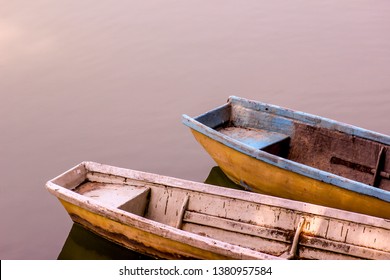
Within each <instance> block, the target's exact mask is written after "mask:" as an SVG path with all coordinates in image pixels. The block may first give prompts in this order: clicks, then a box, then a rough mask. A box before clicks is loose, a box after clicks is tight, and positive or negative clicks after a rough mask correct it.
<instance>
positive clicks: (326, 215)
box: [46, 162, 390, 260]
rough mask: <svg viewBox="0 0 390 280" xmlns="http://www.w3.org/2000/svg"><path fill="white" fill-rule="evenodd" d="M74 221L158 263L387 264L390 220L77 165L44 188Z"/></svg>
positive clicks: (132, 171)
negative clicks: (375, 261)
mask: <svg viewBox="0 0 390 280" xmlns="http://www.w3.org/2000/svg"><path fill="white" fill-rule="evenodd" d="M46 188H47V189H48V191H49V192H50V193H52V194H53V195H54V196H55V197H57V198H58V199H59V200H60V201H61V203H62V205H63V206H64V207H65V209H66V210H67V211H68V213H69V215H70V217H71V218H72V220H73V221H74V222H76V223H78V224H81V225H82V226H84V227H85V228H87V229H89V230H91V231H93V232H95V233H96V234H98V235H100V236H103V237H104V238H106V239H109V240H111V241H113V242H116V243H118V244H120V245H122V246H124V247H126V248H129V249H132V250H134V251H137V252H140V253H142V254H146V255H150V256H155V257H158V258H164V259H265V260H273V259H294V258H297V259H390V243H389V242H388V241H389V238H390V221H388V220H385V219H381V218H375V217H371V216H366V215H361V214H356V213H352V212H346V211H341V210H337V209H333V208H326V207H321V206H317V205H311V204H307V203H301V202H296V201H291V200H286V199H281V198H277V197H272V196H266V195H261V194H256V193H252V192H246V191H242V190H234V189H228V188H222V187H217V186H212V185H207V184H202V183H196V182H191V181H186V180H181V179H177V178H172V177H166V176H161V175H156V174H151V173H145V172H139V171H134V170H129V169H123V168H118V167H113V166H108V165H102V164H98V163H93V162H83V163H81V164H79V165H77V166H75V167H74V168H72V169H70V170H69V171H66V172H65V173H63V174H61V175H60V176H58V177H56V178H54V179H53V180H50V181H49V182H47V184H46Z"/></svg>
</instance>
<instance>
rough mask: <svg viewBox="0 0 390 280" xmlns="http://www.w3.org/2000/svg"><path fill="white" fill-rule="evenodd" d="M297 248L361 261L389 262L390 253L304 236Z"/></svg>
mask: <svg viewBox="0 0 390 280" xmlns="http://www.w3.org/2000/svg"><path fill="white" fill-rule="evenodd" d="M299 246H300V247H309V248H314V249H319V250H323V251H325V252H326V251H328V252H333V253H339V254H343V255H346V256H352V257H356V258H362V259H373V260H374V259H376V260H380V259H382V260H390V252H388V251H387V252H385V251H382V250H375V249H371V248H366V247H362V246H356V245H352V244H348V243H343V242H336V241H332V240H327V239H322V238H317V237H311V236H305V235H304V236H301V239H300V245H299ZM321 259H322V258H321Z"/></svg>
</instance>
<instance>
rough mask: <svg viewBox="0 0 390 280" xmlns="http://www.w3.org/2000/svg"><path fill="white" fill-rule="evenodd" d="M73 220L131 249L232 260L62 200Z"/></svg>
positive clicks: (162, 255)
mask: <svg viewBox="0 0 390 280" xmlns="http://www.w3.org/2000/svg"><path fill="white" fill-rule="evenodd" d="M60 202H61V204H62V205H63V206H64V208H65V210H66V211H67V212H68V214H69V216H70V217H71V219H72V220H73V221H74V222H75V223H78V224H81V225H82V226H84V227H86V228H87V229H89V230H91V231H92V232H94V233H96V234H98V235H100V236H102V237H104V238H106V239H108V240H110V241H112V242H115V243H117V244H119V245H121V246H124V247H126V248H128V249H130V250H133V251H137V252H138V253H141V254H145V255H150V256H154V257H157V258H162V259H176V260H177V259H230V258H228V257H226V256H224V255H220V254H216V253H214V252H212V251H206V250H202V249H200V248H197V247H194V246H190V245H188V244H184V243H181V242H177V241H174V240H172V239H168V238H164V237H162V236H161V235H159V234H153V233H151V232H147V231H145V230H142V229H140V228H137V227H134V226H132V225H131V224H124V223H120V222H118V221H115V220H112V219H110V218H108V217H104V216H103V215H99V214H98V213H94V212H91V211H88V210H86V209H84V208H81V207H79V206H77V205H75V204H72V203H69V202H66V201H64V200H61V199H60Z"/></svg>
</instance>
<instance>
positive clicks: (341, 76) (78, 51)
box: [0, 0, 390, 259]
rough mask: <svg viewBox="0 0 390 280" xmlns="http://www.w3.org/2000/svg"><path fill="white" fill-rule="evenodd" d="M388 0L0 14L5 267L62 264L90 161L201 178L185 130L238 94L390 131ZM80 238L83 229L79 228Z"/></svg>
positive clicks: (206, 167) (20, 8) (202, 158)
mask: <svg viewBox="0 0 390 280" xmlns="http://www.w3.org/2000/svg"><path fill="white" fill-rule="evenodd" d="M389 14H390V2H389V1H384V0H383V1H379V0H378V1H374V2H372V1H361V0H344V1H338V0H330V1H309V0H293V1H279V0H276V1H262V0H256V1H254V0H253V1H252V0H249V1H229V0H228V1H226V0H224V1H222V0H215V1H202V0H201V1H198V0H197V1H195V0H187V1H179V0H164V1H162V0H161V1H159V0H150V1H120V0H118V1H92V0H82V1H76V0H75V1H49V0H36V1H19V0H13V1H8V0H4V1H2V3H1V4H0V96H1V102H0V131H1V138H0V144H1V145H0V173H1V182H0V259H56V258H58V257H59V255H60V253H61V251H63V246H64V243H65V241H66V240H67V239H68V237H69V236H68V235H69V233H70V231H71V230H72V222H71V220H70V219H69V218H68V216H67V214H66V213H65V211H64V209H63V208H62V207H61V206H60V204H59V203H58V201H57V200H56V199H54V197H52V196H50V195H49V194H48V193H47V191H46V190H45V189H44V184H45V182H46V181H47V180H49V179H51V178H53V177H55V176H57V175H59V174H60V173H62V172H63V171H65V170H67V169H69V168H70V167H72V166H74V165H76V164H78V163H80V162H81V161H84V160H90V161H97V162H101V163H106V164H111V165H115V166H120V167H125V168H131V169H136V170H142V171H148V172H154V173H159V174H164V175H170V176H175V177H179V178H184V179H190V180H196V181H204V180H205V179H206V178H207V177H208V175H209V173H210V170H212V167H213V166H214V165H215V164H214V163H213V162H212V160H211V159H210V158H209V157H208V155H207V154H206V153H205V152H204V151H203V150H202V149H201V147H200V146H199V145H198V144H197V143H196V142H195V140H194V139H193V138H192V136H191V134H190V132H189V131H188V129H187V128H186V127H185V126H184V125H182V124H181V114H183V113H185V114H188V115H191V116H194V115H197V114H200V113H203V112H204V111H206V110H209V109H211V108H213V107H216V106H218V105H221V104H222V103H224V102H225V101H226V100H227V98H228V96H229V95H237V96H241V97H246V98H250V99H255V100H259V101H264V102H268V103H272V104H276V105H280V106H284V107H288V108H291V109H296V110H300V111H305V112H308V113H312V114H316V115H321V116H325V117H329V118H332V119H336V120H338V121H342V122H346V123H350V124H353V125H357V126H361V127H364V128H367V129H370V130H374V131H377V132H381V133H385V134H390V125H389V111H390V110H389V108H390V106H389V105H390V79H389V74H390V17H389ZM76 230H77V229H76Z"/></svg>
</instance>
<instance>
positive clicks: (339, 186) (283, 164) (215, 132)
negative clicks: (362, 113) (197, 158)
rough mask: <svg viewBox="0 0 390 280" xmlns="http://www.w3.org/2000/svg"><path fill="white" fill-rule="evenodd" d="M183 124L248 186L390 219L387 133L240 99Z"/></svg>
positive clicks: (230, 173)
mask: <svg viewBox="0 0 390 280" xmlns="http://www.w3.org/2000/svg"><path fill="white" fill-rule="evenodd" d="M183 123H184V124H185V125H186V126H188V127H189V128H190V129H191V131H192V133H193V135H194V136H195V138H196V140H197V141H198V142H199V143H200V144H201V145H202V146H203V148H204V149H205V150H206V151H207V152H208V153H209V154H210V155H211V157H212V158H213V159H214V160H215V162H216V163H217V164H218V166H219V167H220V168H221V169H222V170H223V172H224V173H225V174H226V175H227V176H228V177H229V178H230V179H231V180H232V181H234V182H235V183H236V184H239V185H241V186H242V187H244V188H245V189H249V190H252V191H256V192H260V193H263V194H268V195H273V196H278V197H282V198H287V199H293V200H298V201H304V202H309V203H313V204H319V205H323V206H327V207H334V208H339V209H343V210H348V211H353V212H358V213H363V214H368V215H373V216H377V217H382V218H390V192H389V191H390V180H389V179H390V152H389V145H390V137H389V136H387V135H383V134H379V133H376V132H372V131H368V130H365V129H362V128H358V127H355V126H351V125H347V124H343V123H340V122H336V121H333V120H330V119H326V118H322V117H318V116H314V115H310V114H306V113H303V112H297V111H293V110H289V109H285V108H282V107H279V106H275V105H270V104H264V103H261V102H257V101H252V100H247V99H244V98H239V97H234V96H232V97H230V98H229V99H228V101H227V103H226V104H224V105H222V106H220V107H217V108H215V109H213V110H211V111H209V112H206V113H204V114H202V115H200V116H198V117H195V118H191V117H189V116H187V115H183Z"/></svg>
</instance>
